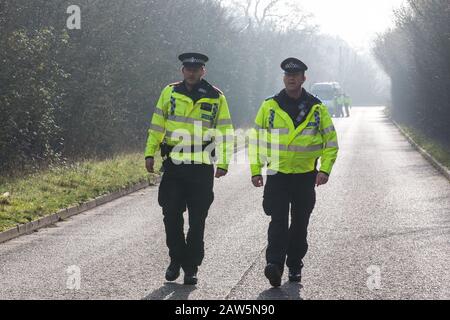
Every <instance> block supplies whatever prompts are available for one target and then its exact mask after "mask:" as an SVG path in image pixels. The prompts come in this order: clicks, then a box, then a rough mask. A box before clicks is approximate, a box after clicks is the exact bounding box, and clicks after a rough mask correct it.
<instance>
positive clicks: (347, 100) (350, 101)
mask: <svg viewBox="0 0 450 320" xmlns="http://www.w3.org/2000/svg"><path fill="white" fill-rule="evenodd" d="M351 104H352V99H351V98H350V97H349V96H345V97H344V105H346V106H350V105H351Z"/></svg>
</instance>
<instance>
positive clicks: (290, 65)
mask: <svg viewBox="0 0 450 320" xmlns="http://www.w3.org/2000/svg"><path fill="white" fill-rule="evenodd" d="M301 67H302V66H301V65H299V64H296V63H293V62H289V63H288V64H286V65H285V66H284V68H285V69H301Z"/></svg>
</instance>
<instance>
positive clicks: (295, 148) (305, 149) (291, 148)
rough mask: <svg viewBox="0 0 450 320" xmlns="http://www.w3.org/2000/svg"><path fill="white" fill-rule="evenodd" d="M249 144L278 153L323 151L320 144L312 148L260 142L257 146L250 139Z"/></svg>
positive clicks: (256, 141) (254, 141)
mask: <svg viewBox="0 0 450 320" xmlns="http://www.w3.org/2000/svg"><path fill="white" fill-rule="evenodd" d="M249 144H251V145H254V146H258V145H259V146H260V147H263V148H267V149H271V150H278V151H292V152H314V151H320V150H322V149H323V145H322V144H317V145H314V146H307V147H304V146H293V145H289V146H286V145H283V144H270V143H266V142H265V141H261V142H260V143H259V144H258V140H255V139H250V140H249Z"/></svg>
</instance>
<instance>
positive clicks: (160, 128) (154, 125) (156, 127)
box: [150, 124, 165, 133]
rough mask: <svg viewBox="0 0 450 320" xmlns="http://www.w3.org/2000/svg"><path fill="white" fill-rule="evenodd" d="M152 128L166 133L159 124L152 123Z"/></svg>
mask: <svg viewBox="0 0 450 320" xmlns="http://www.w3.org/2000/svg"><path fill="white" fill-rule="evenodd" d="M150 130H153V131H158V132H162V133H164V131H165V130H164V128H163V127H160V126H158V125H156V124H151V125H150Z"/></svg>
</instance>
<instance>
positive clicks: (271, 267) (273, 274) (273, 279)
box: [264, 263, 282, 287]
mask: <svg viewBox="0 0 450 320" xmlns="http://www.w3.org/2000/svg"><path fill="white" fill-rule="evenodd" d="M264 275H265V276H266V278H267V279H269V282H270V285H271V286H272V287H279V286H281V275H282V271H281V269H280V267H279V266H277V265H276V264H273V263H269V264H267V266H266V268H265V269H264Z"/></svg>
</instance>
